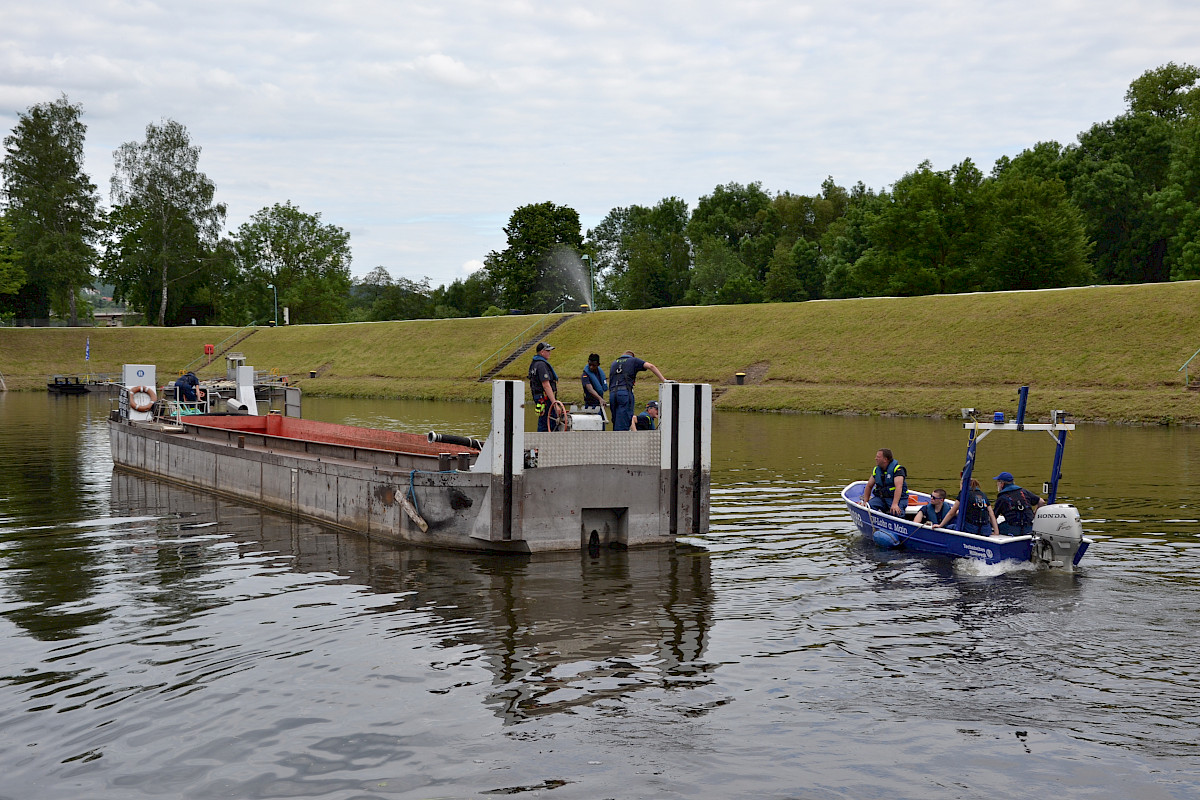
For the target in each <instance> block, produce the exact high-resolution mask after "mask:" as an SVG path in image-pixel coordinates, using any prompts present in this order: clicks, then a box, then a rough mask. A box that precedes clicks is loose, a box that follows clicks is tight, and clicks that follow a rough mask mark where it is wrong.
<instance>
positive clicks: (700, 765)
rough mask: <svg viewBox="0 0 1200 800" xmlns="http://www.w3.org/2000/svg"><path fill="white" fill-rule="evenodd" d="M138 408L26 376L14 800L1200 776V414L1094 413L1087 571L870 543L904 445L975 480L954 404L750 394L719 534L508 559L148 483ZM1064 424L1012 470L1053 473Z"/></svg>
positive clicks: (940, 475) (0, 495)
mask: <svg viewBox="0 0 1200 800" xmlns="http://www.w3.org/2000/svg"><path fill="white" fill-rule="evenodd" d="M969 399H970V398H964V404H966V403H967V402H968V401H969ZM107 410H108V400H107V398H104V397H97V396H84V397H47V396H42V395H40V394H32V393H24V394H20V393H10V394H8V395H3V394H0V637H2V644H3V647H2V649H0V731H2V732H3V733H2V735H0V798H21V799H22V800H24V799H26V798H136V797H143V796H146V797H181V798H214V797H243V798H277V797H289V798H294V797H302V798H318V797H319V798H459V797H472V798H473V797H492V796H497V795H500V796H506V795H516V796H529V797H534V796H536V797H552V798H563V799H564V800H565V799H566V798H605V797H612V798H659V797H667V798H669V797H699V798H761V797H769V798H785V797H786V798H992V797H1007V798H1025V797H1028V798H1044V797H1047V796H1066V797H1088V798H1127V797H1138V798H1192V797H1196V796H1197V795H1198V794H1200V680H1198V676H1197V656H1196V653H1197V652H1198V651H1200V592H1198V591H1197V588H1198V587H1197V583H1198V582H1200V579H1198V578H1197V570H1198V569H1200V549H1198V547H1200V521H1198V519H1200V508H1198V506H1200V501H1198V500H1197V499H1196V498H1197V496H1200V492H1198V491H1197V484H1198V483H1200V455H1197V454H1198V453H1200V447H1198V444H1200V439H1198V437H1200V431H1195V430H1179V429H1144V428H1140V429H1129V428H1117V427H1097V426H1083V427H1081V429H1080V430H1078V431H1076V433H1075V434H1074V435H1073V436H1072V438H1071V440H1070V444H1069V445H1068V449H1067V459H1066V464H1065V466H1064V473H1065V480H1064V483H1063V486H1062V493H1063V496H1064V499H1067V500H1069V501H1071V502H1074V503H1075V504H1076V505H1078V506H1079V508H1080V510H1081V512H1082V514H1083V516H1084V519H1085V521H1086V527H1087V530H1088V535H1089V536H1091V537H1093V538H1094V539H1095V540H1096V544H1095V545H1094V546H1093V547H1092V549H1091V551H1089V553H1088V555H1087V557H1086V558H1085V560H1084V562H1083V564H1082V565H1081V569H1079V570H1078V571H1077V572H1075V573H1074V574H1057V573H1049V572H1046V571H1039V570H1036V569H1031V568H1025V567H1012V566H1001V567H993V568H982V567H979V566H977V565H973V564H970V563H966V562H950V561H946V560H941V559H936V558H929V557H923V556H916V555H911V554H906V553H903V552H890V553H888V552H880V551H877V550H875V549H874V547H873V546H872V545H870V544H869V543H866V542H863V541H862V540H861V539H860V538H859V537H858V536H857V534H856V533H855V531H854V529H853V526H852V524H851V523H850V521H849V518H848V516H847V514H846V512H845V510H844V508H841V507H839V503H838V492H839V490H840V489H841V487H842V486H844V485H845V484H846V483H848V482H849V481H850V480H854V479H858V478H862V477H864V476H865V475H866V473H867V471H868V469H869V467H870V466H871V464H872V455H873V453H874V451H875V449H876V448H878V447H881V446H888V447H891V448H893V449H894V450H895V451H896V452H897V455H898V456H899V458H900V460H901V461H902V462H903V463H904V464H905V465H906V466H907V467H908V468H909V473H910V475H911V476H912V478H913V481H914V483H916V484H918V485H919V486H920V487H921V488H932V487H933V486H935V485H945V486H948V485H952V484H953V480H954V478H955V477H956V476H957V474H958V469H959V467H960V465H961V462H962V456H963V445H964V443H965V442H964V440H963V437H962V434H961V431H960V430H959V426H958V425H957V423H955V422H950V421H925V420H891V419H877V418H873V419H862V418H859V419H854V418H850V419H843V418H826V417H809V416H764V415H740V414H738V415H735V414H718V415H717V416H716V420H715V428H716V430H715V444H714V447H713V454H714V462H715V463H714V474H713V487H714V488H713V530H712V532H711V533H710V534H709V535H707V536H704V537H701V538H697V539H689V540H686V541H683V542H681V543H680V544H679V545H678V546H677V547H675V548H669V549H656V550H648V551H633V552H628V553H619V552H604V553H601V555H600V556H599V557H596V558H592V557H589V556H588V555H587V554H586V553H585V554H574V553H572V554H569V555H561V556H554V557H538V558H520V557H507V558H502V557H487V556H478V555H461V554H452V553H442V552H434V551H427V550H417V549H411V548H402V547H395V546H389V545H385V544H382V543H379V542H371V541H367V540H366V539H365V538H363V537H360V536H356V535H349V534H339V533H334V532H330V531H327V530H324V529H322V528H320V527H318V526H314V525H310V524H306V523H299V522H296V521H294V520H291V519H289V518H286V517H281V516H277V515H274V514H270V513H266V512H263V511H259V510H257V509H254V508H248V507H243V506H238V505H233V504H230V503H228V502H225V501H221V500H217V499H214V498H212V497H209V496H205V495H203V494H197V493H194V492H190V491H186V490H182V489H179V488H175V487H170V486H167V485H165V484H162V483H157V482H154V481H148V480H144V479H141V478H137V477H133V476H130V475H126V474H124V473H114V472H113V470H112V462H111V460H110V458H109V453H108V434H107V429H106V424H105V421H104V418H105V415H106V412H107ZM488 413H489V409H488V407H487V406H486V405H471V404H436V403H401V402H383V401H323V400H317V399H307V400H306V401H305V414H306V416H308V417H311V418H315V419H327V420H332V421H347V422H352V423H354V424H363V425H372V426H377V427H388V428H395V429H402V430H411V431H416V432H423V431H426V430H430V429H437V430H441V431H446V432H451V433H462V434H474V435H479V434H480V433H482V432H484V431H485V430H486V425H487V415H488ZM1051 447H1052V443H1051V442H1050V440H1049V438H1048V437H1047V438H1046V440H1045V441H1041V440H1040V439H1039V438H1038V437H1036V436H1024V437H1021V438H1020V439H1019V440H1018V439H1015V438H1014V439H1013V440H1011V441H1002V440H1001V438H1000V436H999V435H998V436H996V437H995V438H990V439H989V440H988V441H987V442H986V443H985V444H984V445H983V446H982V447H981V450H980V453H981V455H980V462H979V469H980V470H981V472H985V473H986V474H988V475H991V474H995V472H996V471H1000V470H1005V469H1007V470H1010V471H1012V472H1014V473H1015V474H1017V475H1018V476H1019V477H1020V478H1022V479H1023V481H1024V482H1025V483H1026V485H1028V486H1031V487H1033V488H1035V489H1036V488H1040V483H1041V481H1042V480H1043V479H1044V476H1045V474H1046V472H1047V471H1048V468H1049V461H1050V456H1051ZM1025 476H1028V477H1027V478H1026V477H1025Z"/></svg>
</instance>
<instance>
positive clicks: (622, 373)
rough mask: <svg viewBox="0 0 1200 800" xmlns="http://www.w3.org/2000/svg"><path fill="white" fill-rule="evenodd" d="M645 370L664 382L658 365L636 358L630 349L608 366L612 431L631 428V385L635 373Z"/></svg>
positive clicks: (632, 397) (634, 405)
mask: <svg viewBox="0 0 1200 800" xmlns="http://www.w3.org/2000/svg"><path fill="white" fill-rule="evenodd" d="M646 370H649V371H650V372H653V373H654V374H655V375H656V376H657V377H658V379H659V380H660V381H663V382H666V380H667V379H666V378H664V377H663V374H662V372H660V371H659V369H658V367H656V366H654V365H653V364H651V363H650V362H649V361H643V360H642V359H640V358H638V357H637V356H635V355H634V354H633V351H632V350H626V351H625V352H624V353H622V354H621V355H620V356H618V357H617V360H616V361H614V362H612V366H610V367H609V368H608V404H609V407H610V408H611V409H612V421H613V430H614V431H631V430H633V409H634V408H635V407H636V403H637V401H636V400H635V399H634V396H633V385H634V384H635V383H637V374H638V373H639V372H644V371H646Z"/></svg>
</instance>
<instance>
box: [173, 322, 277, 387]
mask: <svg viewBox="0 0 1200 800" xmlns="http://www.w3.org/2000/svg"><path fill="white" fill-rule="evenodd" d="M257 325H258V323H257V322H251V323H250V324H249V325H245V326H243V327H241V328H238V329H237V330H236V331H234V332H233V333H231V334H229V335H228V336H226V337H225V338H224V339H222V340H221V341H219V342H217V344H216V345H215V346H214V347H213V355H212V357H213V359H214V360H215V359H216V358H217V356H219V355H220V354H221V353H222V352H224V350H225V348H226V347H232V346H233V344H232V343H231V342H230V340H232V339H234V337H237V336H240V335H241V334H242V333H244V332H245V331H248V330H249V329H251V328H253V327H256V326H257ZM206 358H208V353H205V354H204V355H202V356H198V357H196V358H193V359H192V360H191V361H189V362H188V363H187V365H186V366H184V367H183V368H182V369H180V370H179V374H180V375H186V374H188V373H189V372H191V371H192V368H193V367H195V366H196V365H197V364H199V363H200V362H201V361H203V360H204V359H206Z"/></svg>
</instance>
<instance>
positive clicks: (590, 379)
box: [579, 353, 608, 408]
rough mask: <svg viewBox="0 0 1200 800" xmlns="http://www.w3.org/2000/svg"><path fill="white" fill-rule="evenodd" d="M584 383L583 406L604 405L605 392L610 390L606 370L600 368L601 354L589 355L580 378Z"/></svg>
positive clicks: (594, 406)
mask: <svg viewBox="0 0 1200 800" xmlns="http://www.w3.org/2000/svg"><path fill="white" fill-rule="evenodd" d="M579 380H580V382H581V383H582V384H583V407H584V408H599V407H601V406H603V405H604V393H605V392H607V391H608V379H607V378H605V377H604V370H602V369H600V354H599V353H592V354H591V355H590V356H588V363H587V366H586V367H584V368H583V375H581V376H580V378H579Z"/></svg>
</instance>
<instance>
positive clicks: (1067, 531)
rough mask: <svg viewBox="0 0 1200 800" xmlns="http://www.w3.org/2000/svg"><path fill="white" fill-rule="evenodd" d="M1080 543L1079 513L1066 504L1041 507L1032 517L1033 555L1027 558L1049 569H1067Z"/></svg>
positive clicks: (1081, 535) (1081, 539) (1080, 523)
mask: <svg viewBox="0 0 1200 800" xmlns="http://www.w3.org/2000/svg"><path fill="white" fill-rule="evenodd" d="M1082 543H1083V523H1082V522H1080V519H1079V510H1078V509H1077V508H1075V506H1073V505H1070V504H1069V503H1055V504H1054V505H1049V506H1042V507H1041V508H1039V509H1038V511H1037V516H1035V517H1034V518H1033V552H1032V554H1031V555H1030V558H1031V559H1032V560H1033V561H1034V562H1035V563H1037V562H1041V563H1043V564H1045V565H1046V566H1049V567H1070V566H1071V565H1072V564H1074V562H1075V553H1076V551H1078V550H1079V546H1080V544H1082Z"/></svg>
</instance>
